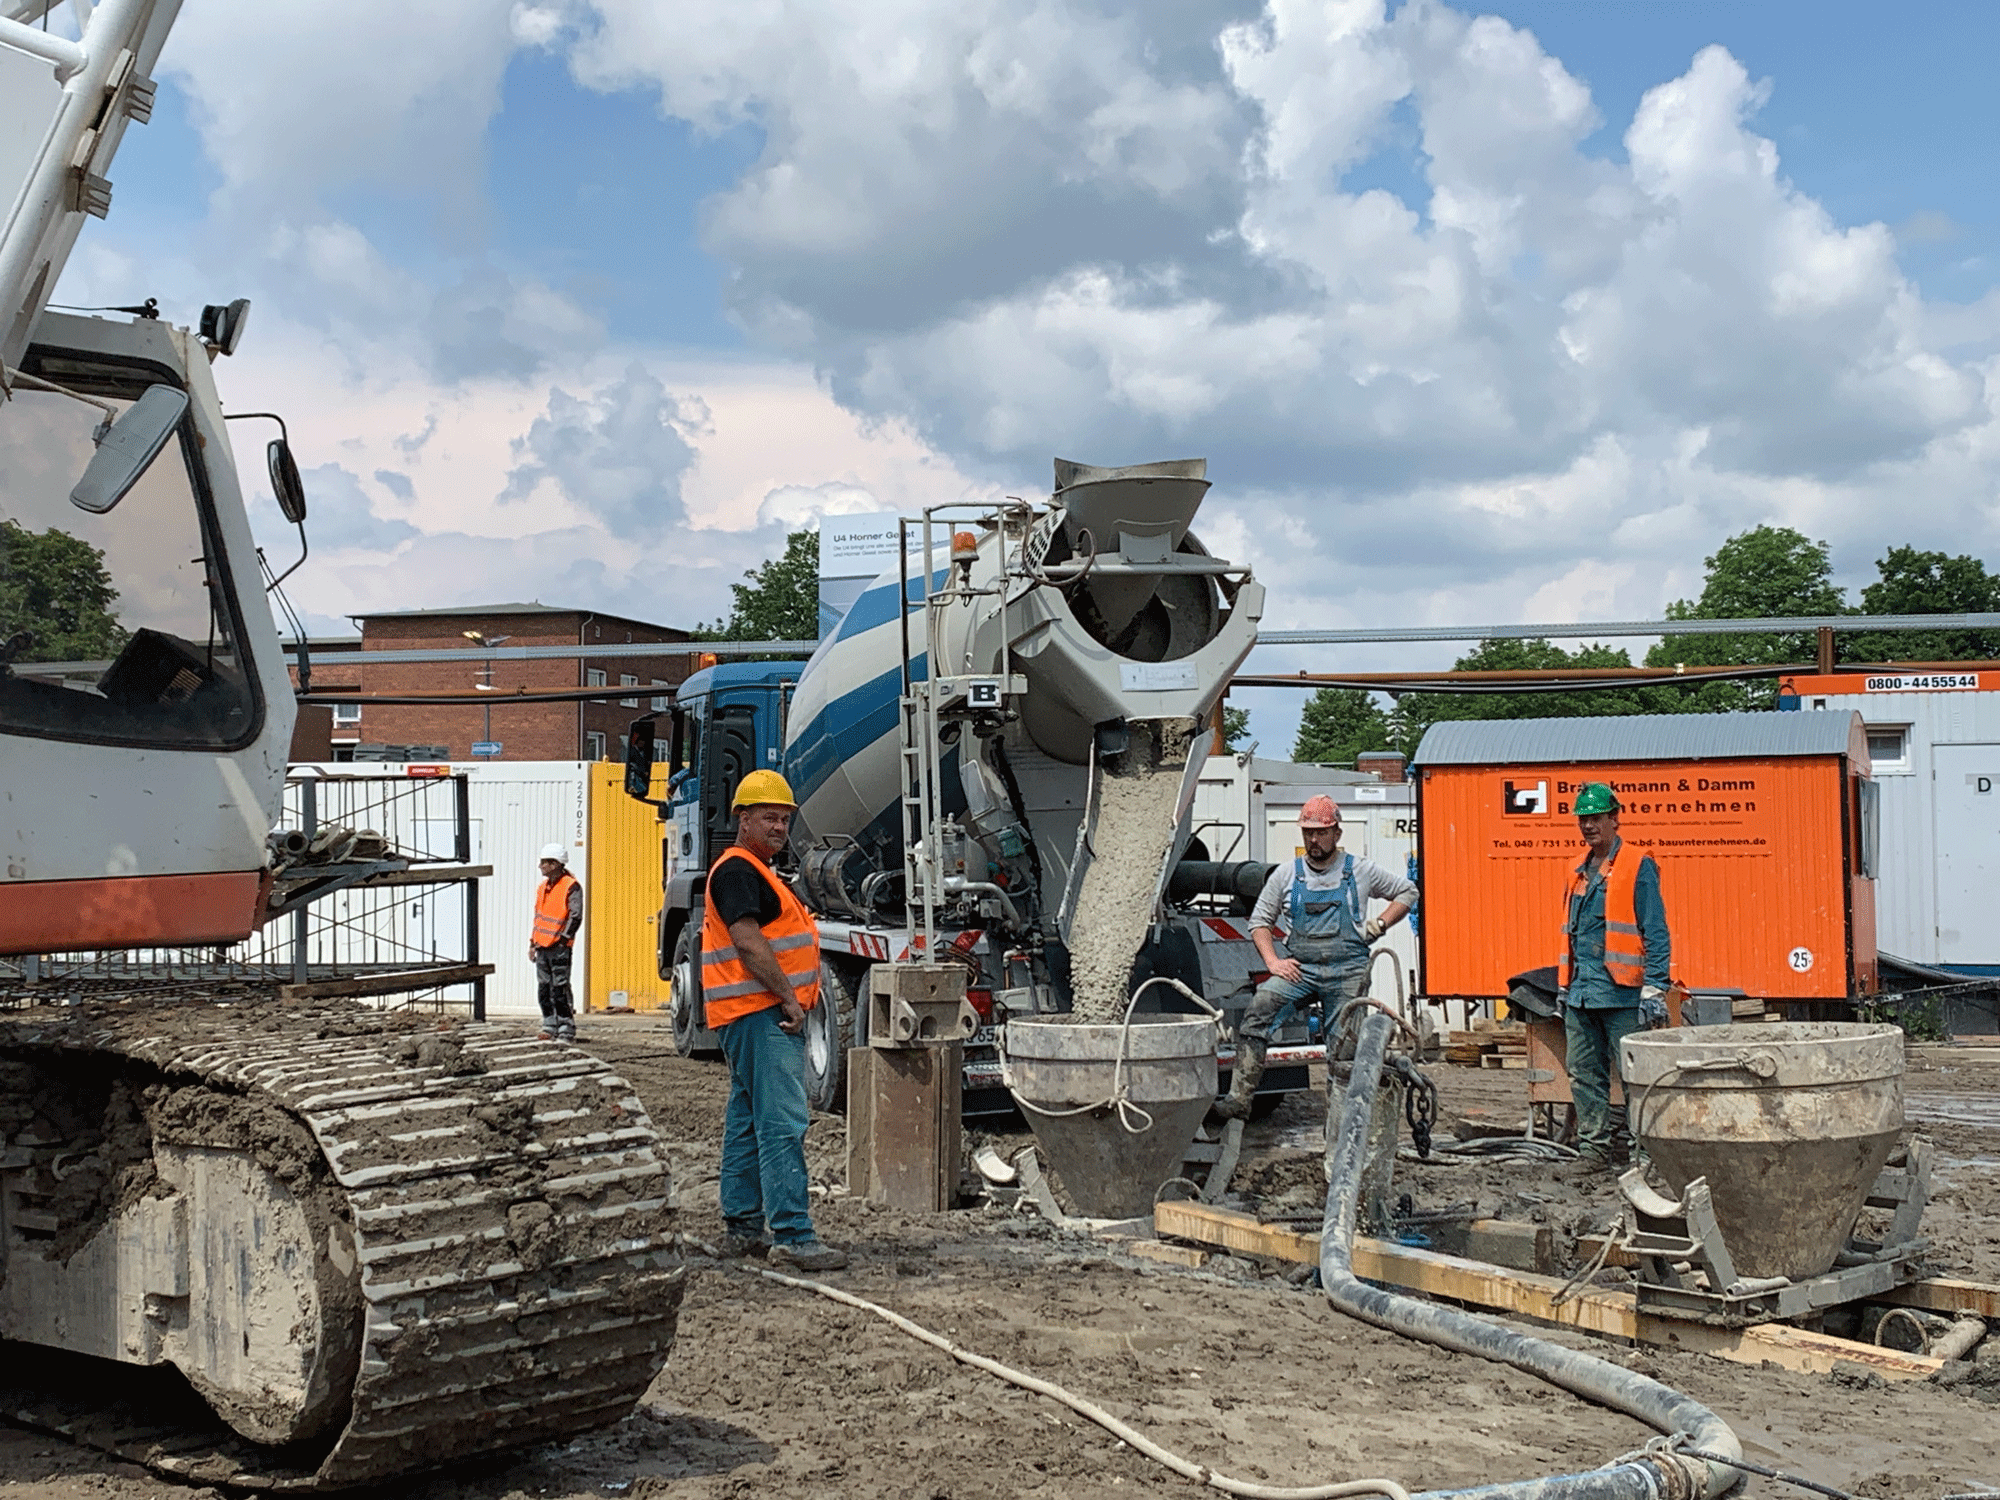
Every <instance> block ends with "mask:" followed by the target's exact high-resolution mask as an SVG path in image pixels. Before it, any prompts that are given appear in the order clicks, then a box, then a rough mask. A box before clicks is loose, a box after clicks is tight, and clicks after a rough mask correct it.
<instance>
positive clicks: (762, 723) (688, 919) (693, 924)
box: [628, 661, 803, 1054]
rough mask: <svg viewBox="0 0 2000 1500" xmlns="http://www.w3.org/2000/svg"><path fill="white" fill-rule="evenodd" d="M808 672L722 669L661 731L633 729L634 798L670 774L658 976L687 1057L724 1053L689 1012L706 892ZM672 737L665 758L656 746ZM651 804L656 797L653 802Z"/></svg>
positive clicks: (691, 690)
mask: <svg viewBox="0 0 2000 1500" xmlns="http://www.w3.org/2000/svg"><path fill="white" fill-rule="evenodd" d="M802 665H803V664H802V663H800V662H796V661H782V662H722V663H718V664H716V665H714V666H709V667H703V668H702V669H701V670H700V671H698V672H696V673H694V674H693V675H692V676H690V677H689V678H688V679H687V680H686V681H685V682H683V683H682V684H681V685H680V687H679V688H678V689H676V691H675V694H674V707H673V709H672V711H671V713H670V714H669V715H668V716H667V723H666V724H665V725H664V726H661V725H659V724H658V723H657V721H656V720H654V719H650V718H649V719H642V720H640V721H639V722H638V723H637V724H635V725H633V731H634V732H633V734H632V736H631V741H630V743H631V745H632V747H633V760H632V762H631V764H630V766H629V767H628V790H633V789H634V786H635V785H636V787H637V789H638V790H637V791H635V795H647V794H649V793H650V790H651V788H650V768H651V766H652V765H653V764H654V763H655V762H656V761H657V762H660V763H664V764H666V765H668V766H670V767H671V768H672V770H671V774H670V775H669V777H668V780H667V795H666V798H665V800H664V801H663V802H660V803H657V804H656V805H657V806H658V807H659V809H660V821H661V824H662V830H661V835H662V836H661V840H660V857H661V871H660V875H661V884H662V886H663V887H664V889H665V892H666V895H665V899H664V901H663V902H662V905H661V908H660V921H659V925H658V931H659V973H660V977H661V978H662V979H665V980H667V981H669V982H670V983H671V984H672V986H673V1000H672V1002H671V1005H672V1010H671V1015H672V1019H673V1024H674V1041H675V1045H676V1046H678V1047H679V1048H680V1049H681V1051H682V1052H683V1054H686V1053H689V1052H693V1051H709V1050H713V1049H715V1048H716V1047H717V1046H718V1045H719V1044H718V1043H716V1041H715V1039H714V1034H713V1033H712V1032H707V1031H705V1030H704V1028H703V1027H702V1025H701V1018H700V1016H699V1015H695V1014H692V1013H691V1008H690V1007H689V1006H688V1005H687V1004H685V1003H684V998H685V997H686V996H689V995H692V994H693V993H694V986H693V984H692V983H690V982H689V981H690V980H691V978H692V975H693V967H694V965H695V964H697V963H698V962H699V961H700V954H701V910H702V908H701V893H702V886H703V885H704V883H705V882H706V881H707V879H708V869H709V866H710V865H712V864H714V863H715V860H716V858H717V856H718V855H720V854H721V853H722V851H723V849H724V848H726V847H727V846H728V845H729V843H730V841H731V840H733V839H734V838H735V837H736V815H735V814H734V813H733V812H732V811H731V810H730V806H729V804H730V800H731V799H732V798H733V797H734V796H735V795H736V785H737V783H738V782H740V781H741V780H742V779H743V778H744V776H745V775H747V774H748V773H749V772H751V771H755V770H760V769H761V770H771V771H776V770H781V769H782V764H781V762H782V760H783V756H784V743H785V719H786V714H787V711H788V710H789V708H790V706H791V699H792V689H793V688H794V687H796V686H797V684H798V680H799V672H800V669H801V667H802ZM662 727H664V728H665V730H666V736H667V744H666V746H665V747H664V753H662V752H661V748H660V747H659V735H660V731H661V728H662ZM649 800H650V797H649Z"/></svg>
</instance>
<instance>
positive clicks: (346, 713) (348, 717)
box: [333, 703, 361, 729]
mask: <svg viewBox="0 0 2000 1500" xmlns="http://www.w3.org/2000/svg"><path fill="white" fill-rule="evenodd" d="M360 722H361V705H360V704H359V703H336V704H334V705H333V727H334V728H335V729H353V728H354V727H355V726H356V725H358V724H359V723H360Z"/></svg>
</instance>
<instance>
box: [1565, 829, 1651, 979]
mask: <svg viewBox="0 0 2000 1500" xmlns="http://www.w3.org/2000/svg"><path fill="white" fill-rule="evenodd" d="M1624 854H1625V845H1624V843H1623V842H1622V841H1621V842H1620V843H1619V845H1618V847H1617V848H1616V849H1614V850H1612V851H1611V858H1610V859H1609V860H1608V861H1607V862H1606V863H1605V866H1604V968H1605V972H1606V973H1608V974H1609V975H1610V976H1611V982H1612V983H1613V984H1620V985H1625V986H1627V987H1628V988H1629V987H1631V986H1633V985H1638V984H1643V983H1645V980H1646V943H1645V939H1644V938H1642V937H1641V936H1640V933H1639V912H1638V904H1637V902H1636V901H1635V899H1634V892H1636V891H1637V890H1638V889H1639V866H1640V864H1641V863H1642V862H1643V861H1644V860H1645V858H1646V856H1645V855H1643V854H1634V855H1633V856H1632V857H1631V858H1630V859H1626V858H1624V857H1623V856H1624ZM1589 870H1590V860H1589V858H1588V857H1586V858H1585V859H1584V862H1583V863H1582V864H1580V865H1578V866H1577V867H1576V870H1575V872H1574V873H1573V874H1572V875H1571V876H1570V882H1569V896H1568V898H1567V899H1566V900H1565V901H1564V902H1563V923H1562V958H1561V959H1560V960H1559V961H1558V962H1557V964H1556V985H1557V987H1558V988H1559V989H1563V990H1567V989H1568V988H1569V981H1570V964H1571V949H1572V945H1573V941H1574V937H1575V934H1573V933H1572V932H1571V931H1570V926H1569V914H1570V911H1571V910H1572V909H1573V908H1574V907H1575V906H1576V898H1577V897H1579V896H1581V895H1582V894H1583V893H1584V890H1585V889H1586V888H1587V887H1588V886H1589V884H1590V875H1589Z"/></svg>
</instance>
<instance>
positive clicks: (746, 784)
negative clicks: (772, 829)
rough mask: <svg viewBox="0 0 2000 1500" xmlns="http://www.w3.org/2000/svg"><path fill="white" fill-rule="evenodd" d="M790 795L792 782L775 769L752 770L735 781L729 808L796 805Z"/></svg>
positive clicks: (795, 801)
mask: <svg viewBox="0 0 2000 1500" xmlns="http://www.w3.org/2000/svg"><path fill="white" fill-rule="evenodd" d="M798 805H799V804H798V802H797V800H796V799H795V798H794V797H793V796H792V784H791V783H790V782H789V781H787V780H785V778H784V777H782V776H780V775H779V774H778V773H777V772H776V771H752V772H751V773H750V774H749V775H748V776H745V777H744V778H743V779H742V780H741V781H739V782H737V783H736V795H735V796H734V797H733V798H731V799H730V802H729V806H730V810H731V811H734V810H735V809H737V808H739V807H797V806H798Z"/></svg>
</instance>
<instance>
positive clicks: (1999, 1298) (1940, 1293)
mask: <svg viewBox="0 0 2000 1500" xmlns="http://www.w3.org/2000/svg"><path fill="white" fill-rule="evenodd" d="M1868 1300H1869V1301H1870V1302H1893V1303H1895V1304H1896V1305H1897V1306H1898V1307H1921V1308H1924V1309H1925V1310H1927V1311H1929V1312H1939V1313H1953V1312H1976V1313H1978V1314H1979V1315H1980V1316H1981V1317H1982V1318H2000V1286H1994V1285H1992V1284H1990V1283H1988V1282H1984V1281H1957V1280H1954V1279H1953V1278H1951V1277H1949V1276H1932V1277H1930V1278H1928V1279H1926V1280H1924V1281H1913V1282H1911V1283H1910V1284H1909V1285H1908V1286H1899V1287H1897V1288H1896V1289H1895V1290H1894V1291H1893V1292H1883V1293H1882V1294H1881V1295H1880V1296H1876V1297H1870V1298H1869V1299H1868Z"/></svg>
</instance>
